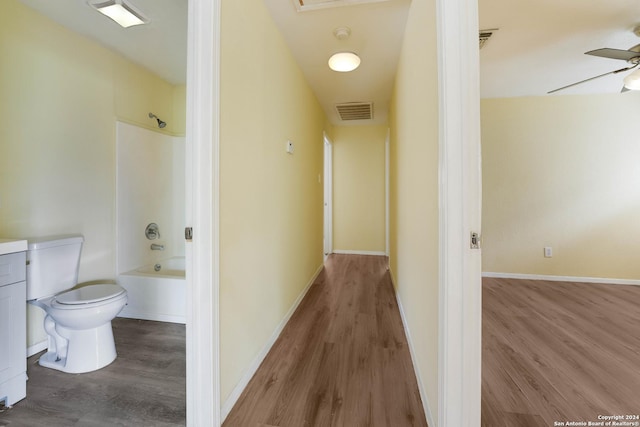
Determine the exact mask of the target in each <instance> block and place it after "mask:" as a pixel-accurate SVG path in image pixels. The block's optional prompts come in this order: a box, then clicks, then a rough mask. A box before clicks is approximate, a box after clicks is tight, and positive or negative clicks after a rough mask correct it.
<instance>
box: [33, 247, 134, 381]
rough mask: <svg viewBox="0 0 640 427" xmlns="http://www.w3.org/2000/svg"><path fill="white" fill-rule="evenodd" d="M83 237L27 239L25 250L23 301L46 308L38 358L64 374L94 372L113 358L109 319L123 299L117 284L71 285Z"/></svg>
mask: <svg viewBox="0 0 640 427" xmlns="http://www.w3.org/2000/svg"><path fill="white" fill-rule="evenodd" d="M82 242H83V238H82V236H77V235H76V236H57V237H54V238H44V239H37V240H29V250H28V252H27V260H28V263H27V302H29V303H30V304H33V305H35V306H37V307H40V308H41V309H42V310H44V311H45V313H46V316H45V319H44V329H45V331H46V333H47V335H48V349H47V353H45V354H44V355H43V356H42V357H40V360H39V363H40V365H42V366H44V367H47V368H52V369H57V370H59V371H63V372H68V373H83V372H90V371H95V370H97V369H100V368H103V367H105V366H107V365H109V364H110V363H111V362H113V361H114V360H115V359H116V357H117V353H116V347H115V342H114V339H113V331H112V328H111V320H113V318H114V317H115V316H116V315H118V313H120V311H121V310H122V309H123V308H124V306H125V304H126V303H127V291H126V290H125V289H124V288H122V287H121V286H118V285H112V284H91V285H86V286H82V287H75V286H76V281H77V277H78V266H79V261H80V251H81V248H82ZM70 288H71V289H70Z"/></svg>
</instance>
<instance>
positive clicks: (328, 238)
mask: <svg viewBox="0 0 640 427" xmlns="http://www.w3.org/2000/svg"><path fill="white" fill-rule="evenodd" d="M322 138H323V147H324V151H323V152H324V164H323V171H324V172H323V175H324V180H323V183H324V186H323V195H324V196H323V211H322V212H323V214H322V215H323V226H322V228H323V231H322V236H323V239H322V241H323V255H324V259H325V260H326V259H327V257H328V256H329V255H330V254H331V253H332V252H333V145H332V143H331V140H330V139H329V136H328V135H327V133H326V132H323V136H322Z"/></svg>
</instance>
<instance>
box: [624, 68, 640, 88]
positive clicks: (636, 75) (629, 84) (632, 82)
mask: <svg viewBox="0 0 640 427" xmlns="http://www.w3.org/2000/svg"><path fill="white" fill-rule="evenodd" d="M624 87H626V88H627V89H629V90H640V70H635V71H634V72H633V73H631V74H629V75H628V76H627V77H625V78H624Z"/></svg>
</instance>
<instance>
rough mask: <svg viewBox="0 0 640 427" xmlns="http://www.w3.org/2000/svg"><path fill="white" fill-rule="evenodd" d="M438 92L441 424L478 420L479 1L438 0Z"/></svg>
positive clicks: (460, 425)
mask: <svg viewBox="0 0 640 427" xmlns="http://www.w3.org/2000/svg"><path fill="white" fill-rule="evenodd" d="M436 1H437V3H436V7H437V26H438V68H439V70H438V75H439V98H440V101H439V102H440V106H439V112H440V126H439V128H440V159H439V162H440V165H439V170H440V200H439V209H440V264H439V266H440V279H439V282H440V285H439V286H440V291H439V299H440V301H439V307H440V310H439V325H440V326H439V329H440V331H439V335H440V337H439V355H438V358H439V361H438V364H439V385H438V395H439V399H438V426H439V427H471V426H479V425H480V397H481V322H482V293H481V265H480V250H472V249H470V241H469V240H470V233H471V231H477V232H480V212H481V194H480V193H481V191H480V189H481V178H482V177H481V172H480V93H479V54H478V3H477V0H436Z"/></svg>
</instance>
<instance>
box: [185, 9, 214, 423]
mask: <svg viewBox="0 0 640 427" xmlns="http://www.w3.org/2000/svg"><path fill="white" fill-rule="evenodd" d="M220 4H221V0H189V1H188V35H187V89H186V92H187V117H186V124H187V132H186V141H185V149H186V160H185V162H186V177H185V178H186V191H185V197H186V203H185V205H186V206H185V211H186V212H185V215H186V225H187V226H190V227H192V229H193V240H192V241H191V242H189V241H188V242H187V244H186V250H185V255H186V267H187V268H186V286H187V324H186V365H187V372H186V383H187V386H186V392H187V426H192V427H197V426H205V425H206V426H212V427H216V426H220V423H221V420H220V406H221V405H220V344H219V342H220V328H219V303H218V299H219V288H220V276H219V271H220V269H219V265H220V261H219V258H220V256H219V241H220V233H219V215H220V210H219V194H220V191H219V189H220V185H219V170H220V164H219V147H220V137H219V121H220V108H219V105H220Z"/></svg>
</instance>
